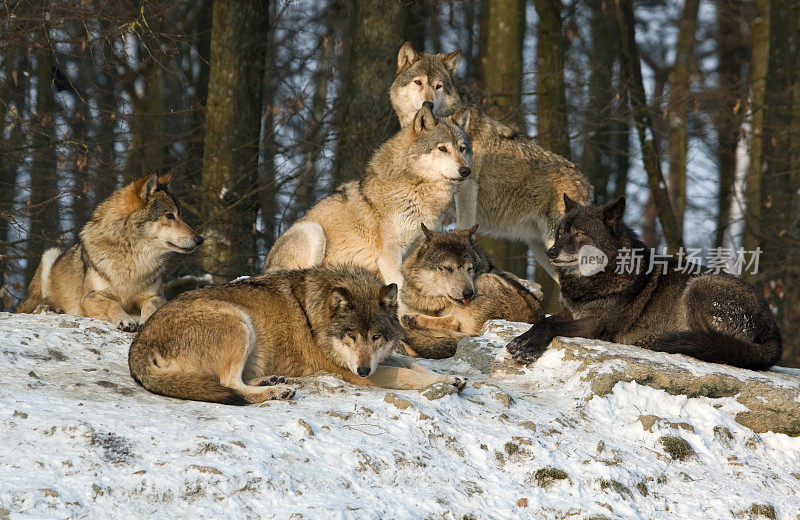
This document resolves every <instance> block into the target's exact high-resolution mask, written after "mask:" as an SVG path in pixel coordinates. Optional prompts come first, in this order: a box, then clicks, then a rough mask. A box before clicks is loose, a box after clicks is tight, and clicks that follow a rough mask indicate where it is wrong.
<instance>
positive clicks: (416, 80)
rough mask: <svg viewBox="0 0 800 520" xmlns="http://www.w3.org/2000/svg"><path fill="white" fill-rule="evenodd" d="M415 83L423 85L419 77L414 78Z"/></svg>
mask: <svg viewBox="0 0 800 520" xmlns="http://www.w3.org/2000/svg"><path fill="white" fill-rule="evenodd" d="M414 83H416V84H417V85H422V81H420V80H418V79H415V80H414Z"/></svg>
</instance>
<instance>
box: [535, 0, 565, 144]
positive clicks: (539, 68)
mask: <svg viewBox="0 0 800 520" xmlns="http://www.w3.org/2000/svg"><path fill="white" fill-rule="evenodd" d="M533 5H534V6H535V7H536V13H537V14H538V15H539V37H538V39H537V40H536V83H537V87H536V95H537V100H536V107H537V110H536V111H537V124H538V127H539V128H538V131H537V140H538V141H539V144H540V145H542V146H543V147H544V148H547V149H548V150H550V151H552V152H555V153H557V154H558V155H561V156H562V157H566V158H567V159H569V158H571V155H572V154H571V152H570V146H569V126H568V124H567V94H566V87H565V86H564V38H563V35H562V34H561V26H562V21H561V0H533Z"/></svg>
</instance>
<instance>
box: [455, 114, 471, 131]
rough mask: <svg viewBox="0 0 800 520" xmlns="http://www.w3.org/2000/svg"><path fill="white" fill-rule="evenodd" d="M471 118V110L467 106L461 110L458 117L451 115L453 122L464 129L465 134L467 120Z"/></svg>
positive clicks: (467, 124)
mask: <svg viewBox="0 0 800 520" xmlns="http://www.w3.org/2000/svg"><path fill="white" fill-rule="evenodd" d="M471 119H472V111H471V110H470V109H469V108H467V109H466V110H464V111H463V112H461V115H460V116H458V117H456V116H453V122H454V123H455V124H457V125H458V126H459V127H460V128H461V129H462V130H463V131H464V133H465V134H468V133H469V122H470V120H471Z"/></svg>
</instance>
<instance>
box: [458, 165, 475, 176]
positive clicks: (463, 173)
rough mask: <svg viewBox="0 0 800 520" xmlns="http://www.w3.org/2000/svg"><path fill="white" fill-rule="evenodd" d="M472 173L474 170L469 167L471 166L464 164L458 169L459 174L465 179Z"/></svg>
mask: <svg viewBox="0 0 800 520" xmlns="http://www.w3.org/2000/svg"><path fill="white" fill-rule="evenodd" d="M470 173H472V170H470V169H469V166H462V167H460V168H459V169H458V174H459V175H461V178H463V179H466V178H467V177H469V174H470Z"/></svg>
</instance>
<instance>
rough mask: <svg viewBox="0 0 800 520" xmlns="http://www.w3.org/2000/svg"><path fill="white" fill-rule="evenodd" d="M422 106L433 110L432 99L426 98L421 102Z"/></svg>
mask: <svg viewBox="0 0 800 520" xmlns="http://www.w3.org/2000/svg"><path fill="white" fill-rule="evenodd" d="M422 106H424V107H428V108H430V109H431V110H433V101H427V100H425V101H423V102H422Z"/></svg>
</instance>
